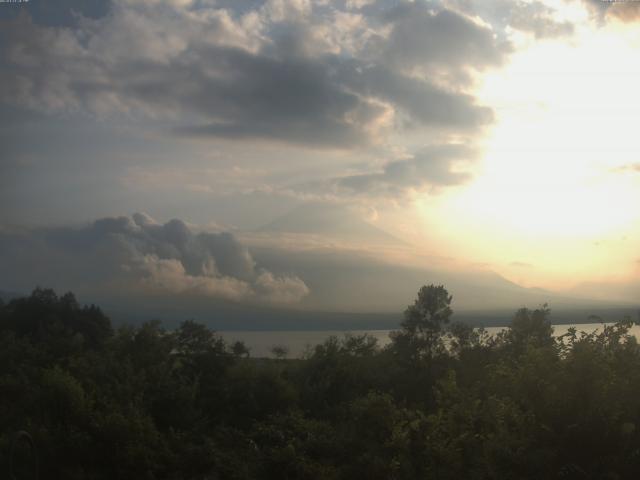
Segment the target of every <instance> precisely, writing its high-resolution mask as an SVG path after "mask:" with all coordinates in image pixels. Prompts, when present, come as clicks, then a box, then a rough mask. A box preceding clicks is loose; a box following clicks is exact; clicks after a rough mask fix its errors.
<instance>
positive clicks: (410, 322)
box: [392, 285, 453, 363]
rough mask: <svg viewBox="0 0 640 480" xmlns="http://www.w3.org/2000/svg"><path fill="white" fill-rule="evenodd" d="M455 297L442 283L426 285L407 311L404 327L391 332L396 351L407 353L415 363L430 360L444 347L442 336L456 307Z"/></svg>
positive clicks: (402, 353)
mask: <svg viewBox="0 0 640 480" xmlns="http://www.w3.org/2000/svg"><path fill="white" fill-rule="evenodd" d="M452 299H453V297H452V296H451V295H449V292H448V291H447V289H446V288H444V287H443V286H442V285H438V286H436V285H428V286H423V287H422V288H421V289H420V290H419V291H418V298H416V300H415V302H414V303H413V305H409V307H408V308H407V309H406V310H405V312H404V320H403V322H402V323H401V326H402V330H401V331H399V332H393V333H392V341H393V346H394V347H395V349H396V351H397V353H399V354H401V355H402V356H407V357H408V358H409V359H410V361H412V362H413V363H416V362H420V361H421V360H422V359H426V360H427V361H428V362H430V360H431V359H432V358H433V357H434V355H436V354H437V353H440V352H442V351H443V350H444V342H443V341H442V336H443V333H444V327H445V326H446V325H447V324H448V323H449V321H450V318H451V315H452V314H453V310H451V307H450V305H451V300H452Z"/></svg>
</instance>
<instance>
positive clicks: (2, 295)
mask: <svg viewBox="0 0 640 480" xmlns="http://www.w3.org/2000/svg"><path fill="white" fill-rule="evenodd" d="M24 296H26V295H25V294H24V293H18V292H11V291H7V290H0V300H2V301H3V302H9V301H11V300H13V299H14V298H20V297H24Z"/></svg>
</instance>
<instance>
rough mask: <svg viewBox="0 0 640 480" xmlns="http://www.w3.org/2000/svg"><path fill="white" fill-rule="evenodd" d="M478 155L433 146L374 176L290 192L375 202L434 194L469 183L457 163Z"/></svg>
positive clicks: (461, 147) (349, 177)
mask: <svg viewBox="0 0 640 480" xmlns="http://www.w3.org/2000/svg"><path fill="white" fill-rule="evenodd" d="M478 155H479V152H478V150H476V149H474V148H471V147H469V146H466V145H461V144H445V145H433V146H429V147H425V148H423V149H421V150H419V151H418V152H416V153H415V154H414V155H413V156H412V157H410V158H405V159H400V160H393V161H390V162H387V163H386V164H385V165H384V166H383V167H382V169H381V170H380V171H378V172H374V173H362V174H355V175H347V176H342V177H336V178H333V179H330V180H326V181H320V182H316V183H307V184H303V185H299V186H296V187H294V189H293V190H294V191H300V192H301V193H305V194H313V193H316V194H319V195H325V196H326V195H333V196H336V197H359V196H365V197H378V198H385V197H393V198H397V197H403V196H406V195H408V194H410V193H411V192H424V191H426V190H431V191H435V190H437V189H439V188H442V187H448V186H455V185H462V184H464V183H466V182H468V181H469V180H471V178H472V175H471V173H469V172H468V171H465V170H459V169H458V168H456V167H457V164H458V163H461V164H463V165H464V164H469V163H472V162H473V161H474V160H476V158H477V157H478Z"/></svg>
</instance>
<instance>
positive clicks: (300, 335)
mask: <svg viewBox="0 0 640 480" xmlns="http://www.w3.org/2000/svg"><path fill="white" fill-rule="evenodd" d="M569 327H575V328H576V330H578V332H581V331H582V332H587V333H591V332H593V331H595V330H599V331H602V324H601V323H579V324H574V325H554V327H553V328H554V335H556V336H559V335H563V334H565V333H567V331H568V330H569ZM505 328H506V327H486V328H485V330H486V331H487V332H488V333H489V334H490V335H495V334H496V333H498V332H500V331H501V330H504V329H505ZM390 332H391V330H353V331H344V330H315V331H313V330H311V331H295V330H288V331H264V332H262V331H220V332H218V333H219V334H220V335H222V336H223V337H224V339H225V340H227V341H230V342H233V341H236V340H240V341H243V342H244V343H245V345H246V346H247V347H249V351H250V352H251V356H252V357H273V354H272V353H271V348H273V347H274V346H283V347H286V348H287V349H288V355H287V357H288V358H299V357H301V356H302V355H303V353H304V352H305V351H306V350H307V349H310V348H312V347H313V346H315V345H318V344H320V343H322V342H324V341H325V340H326V339H327V338H329V337H330V336H332V335H334V336H337V337H338V338H341V337H343V336H344V335H345V334H346V333H352V334H355V335H362V334H364V333H368V334H369V335H372V336H374V337H375V338H377V339H378V345H380V346H381V347H383V346H385V345H387V344H388V343H389V342H390V339H389V333H390ZM630 333H631V334H633V335H635V336H636V337H637V338H640V326H638V325H634V326H633V327H632V328H631V332H630Z"/></svg>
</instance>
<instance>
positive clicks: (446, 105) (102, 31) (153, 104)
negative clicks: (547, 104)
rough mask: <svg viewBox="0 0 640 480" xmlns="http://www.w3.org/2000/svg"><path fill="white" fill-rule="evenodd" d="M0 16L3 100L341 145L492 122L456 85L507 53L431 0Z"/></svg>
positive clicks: (188, 4) (202, 131) (124, 1)
mask: <svg viewBox="0 0 640 480" xmlns="http://www.w3.org/2000/svg"><path fill="white" fill-rule="evenodd" d="M3 23H4V24H3V26H2V27H3V29H2V30H3V33H2V37H3V39H4V40H5V48H4V49H3V50H4V51H3V53H2V63H4V65H5V67H6V68H4V69H3V73H2V74H1V76H0V80H1V81H2V84H3V85H4V88H3V90H2V92H1V93H0V99H1V100H2V101H4V102H6V103H9V104H17V105H21V106H27V107H29V108H32V109H35V110H41V111H47V112H69V111H71V112H88V113H91V114H94V115H98V116H104V115H109V114H114V113H128V114H132V115H145V116H147V117H149V118H152V119H157V120H163V121H166V122H169V123H170V124H171V125H172V127H173V130H174V132H176V133H179V134H183V135H193V136H204V137H223V138H229V139H242V138H262V139H270V140H278V141H284V142H289V143H297V144H304V145H309V146H330V147H340V148H347V147H353V146H356V145H363V144H370V143H372V142H376V141H380V139H381V137H382V136H384V135H385V133H388V132H390V131H393V130H398V129H403V128H413V127H417V126H428V127H432V128H437V129H454V130H459V129H462V130H469V129H471V130H473V129H476V128H478V127H481V126H483V125H486V124H489V123H491V122H492V119H493V115H492V111H491V109H490V108H488V107H486V106H481V105H478V104H477V103H476V101H475V99H474V97H473V96H472V95H470V94H468V93H466V92H465V89H464V87H465V85H466V83H467V82H468V78H469V74H471V73H472V72H474V71H481V70H484V69H485V68H488V67H491V66H498V65H500V64H501V63H502V62H503V60H504V58H505V56H506V55H507V54H508V53H509V51H510V47H509V44H508V42H507V41H505V40H500V39H498V37H497V36H496V35H495V34H494V32H493V31H492V30H491V28H489V27H488V26H487V25H483V24H481V23H478V22H474V21H472V20H471V19H470V18H468V17H467V16H465V15H463V14H462V13H459V12H456V11H454V10H450V9H447V8H446V7H444V6H443V5H439V4H436V3H430V2H400V3H399V4H396V5H391V6H390V5H389V4H386V3H385V2H381V3H380V4H379V5H377V4H373V5H367V6H362V7H361V8H358V6H356V4H354V3H353V2H347V3H346V4H345V3H342V2H336V3H335V4H331V3H328V2H315V3H312V2H308V1H304V0H277V1H275V0H271V1H265V2H256V3H255V4H253V5H252V7H250V8H247V5H246V4H244V3H243V2H238V3H237V4H236V3H229V4H227V5H226V6H225V5H223V6H220V5H218V4H217V2H216V3H212V2H196V1H180V2H156V1H141V0H136V1H132V0H114V1H113V2H111V4H110V8H109V9H108V13H106V14H105V15H103V16H102V17H100V18H97V19H95V18H87V17H82V16H79V17H78V18H77V19H76V21H75V22H73V23H72V24H69V25H66V26H50V25H42V24H38V23H37V22H35V21H34V20H33V19H32V16H30V15H27V14H24V15H19V16H17V17H16V18H13V19H11V20H5V21H4V22H3Z"/></svg>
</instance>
